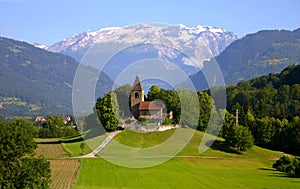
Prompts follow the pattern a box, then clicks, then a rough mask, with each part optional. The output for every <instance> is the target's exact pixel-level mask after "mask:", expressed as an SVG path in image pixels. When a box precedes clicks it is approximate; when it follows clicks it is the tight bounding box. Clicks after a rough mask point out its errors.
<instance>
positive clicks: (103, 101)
mask: <svg viewBox="0 0 300 189" xmlns="http://www.w3.org/2000/svg"><path fill="white" fill-rule="evenodd" d="M96 111H97V114H98V117H99V120H100V121H101V123H102V125H103V127H104V128H105V130H106V131H114V130H116V129H117V127H118V125H119V105H118V99H117V95H116V93H114V92H109V93H108V94H106V95H104V96H103V98H99V99H98V100H97V104H96Z"/></svg>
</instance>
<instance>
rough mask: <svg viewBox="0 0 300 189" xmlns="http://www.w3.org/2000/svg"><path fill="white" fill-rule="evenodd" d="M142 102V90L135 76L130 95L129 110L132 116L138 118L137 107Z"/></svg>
mask: <svg viewBox="0 0 300 189" xmlns="http://www.w3.org/2000/svg"><path fill="white" fill-rule="evenodd" d="M142 102H144V89H143V87H142V84H141V82H140V79H139V77H138V76H136V78H135V81H134V83H133V86H132V89H131V93H130V110H131V113H132V115H133V116H134V117H135V118H137V117H138V116H139V105H140V103H142Z"/></svg>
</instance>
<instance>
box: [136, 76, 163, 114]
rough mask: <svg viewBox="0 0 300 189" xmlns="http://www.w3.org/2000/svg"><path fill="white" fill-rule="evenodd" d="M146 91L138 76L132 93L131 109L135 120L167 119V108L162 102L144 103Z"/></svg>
mask: <svg viewBox="0 0 300 189" xmlns="http://www.w3.org/2000/svg"><path fill="white" fill-rule="evenodd" d="M144 95H145V94H144V89H143V87H142V84H141V82H140V79H139V77H138V76H136V78H135V81H134V83H133V86H132V90H131V93H130V109H131V113H132V115H133V116H134V117H135V118H138V117H143V118H146V119H162V118H164V117H165V115H166V114H165V112H164V111H165V107H164V104H163V102H162V101H158V100H153V101H144Z"/></svg>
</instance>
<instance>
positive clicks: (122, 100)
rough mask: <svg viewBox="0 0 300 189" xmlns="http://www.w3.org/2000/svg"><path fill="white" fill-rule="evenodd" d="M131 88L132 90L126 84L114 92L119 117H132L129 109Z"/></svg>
mask: <svg viewBox="0 0 300 189" xmlns="http://www.w3.org/2000/svg"><path fill="white" fill-rule="evenodd" d="M131 88H132V87H131V85H129V84H126V85H122V86H121V87H119V88H117V89H115V90H114V92H115V93H116V95H117V98H118V104H119V108H120V110H119V111H120V116H125V117H131V116H132V114H131V112H130V108H129V106H130V92H131Z"/></svg>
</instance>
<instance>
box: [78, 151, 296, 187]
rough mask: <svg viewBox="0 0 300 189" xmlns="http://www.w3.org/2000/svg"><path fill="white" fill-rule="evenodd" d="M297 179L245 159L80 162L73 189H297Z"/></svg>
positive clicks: (84, 160) (198, 158)
mask: <svg viewBox="0 0 300 189" xmlns="http://www.w3.org/2000/svg"><path fill="white" fill-rule="evenodd" d="M299 187H300V180H299V179H298V178H290V177H287V176H286V175H285V174H283V173H279V172H276V171H273V170H269V169H268V168H266V167H265V165H264V164H263V163H261V162H258V161H256V160H255V159H247V158H224V157H222V158H217V159H216V158H214V159H213V158H203V157H194V158H174V159H172V160H170V161H168V162H166V163H164V164H161V165H158V166H155V167H151V168H143V169H132V168H124V167H120V166H117V165H114V164H111V163H108V162H106V161H105V160H103V159H83V160H82V166H81V168H80V172H79V175H78V180H77V183H76V186H75V188H76V189H83V188H88V189H92V188H180V189H181V188H218V189H220V188H230V189H231V188H245V189H246V188H270V189H274V188H295V189H296V188H299Z"/></svg>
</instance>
